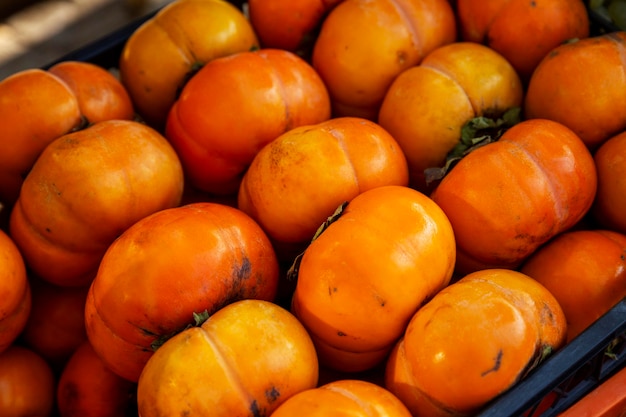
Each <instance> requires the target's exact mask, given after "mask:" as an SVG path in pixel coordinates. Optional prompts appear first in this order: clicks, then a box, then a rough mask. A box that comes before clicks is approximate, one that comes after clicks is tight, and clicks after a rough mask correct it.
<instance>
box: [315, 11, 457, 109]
mask: <svg viewBox="0 0 626 417" xmlns="http://www.w3.org/2000/svg"><path fill="white" fill-rule="evenodd" d="M456 35H457V32H456V18H455V15H454V12H453V10H452V8H451V6H450V3H449V2H448V0H430V1H423V0H374V1H370V0H344V1H342V2H340V3H339V4H338V5H337V6H335V7H334V8H333V9H332V10H331V11H330V13H329V14H328V15H327V16H326V18H325V19H324V21H323V23H322V26H321V28H320V31H319V35H318V36H317V38H316V41H315V44H314V46H313V53H312V57H311V62H312V64H313V67H314V68H315V69H316V70H317V72H318V73H319V74H320V76H321V77H322V79H323V80H324V83H325V84H326V86H327V87H328V90H329V93H330V97H331V102H332V110H333V115H334V116H353V117H363V118H366V119H370V120H376V117H377V115H378V109H379V107H380V104H381V102H382V100H383V97H384V96H385V92H386V91H387V89H388V88H389V85H390V84H391V82H392V81H393V79H394V78H395V77H396V76H397V75H398V74H400V73H401V72H402V71H403V70H405V69H407V68H410V67H412V66H414V65H417V64H419V63H420V61H421V60H422V59H423V58H424V56H426V55H427V54H428V53H429V52H431V51H432V50H434V49H435V48H437V47H439V46H442V45H445V44H448V43H452V42H454V41H455V40H456Z"/></svg>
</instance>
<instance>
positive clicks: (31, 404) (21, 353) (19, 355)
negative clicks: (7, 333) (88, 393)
mask: <svg viewBox="0 0 626 417" xmlns="http://www.w3.org/2000/svg"><path fill="white" fill-rule="evenodd" d="M55 389H56V379H55V376H54V374H53V372H52V369H51V368H50V365H48V363H47V362H46V361H45V360H44V359H43V358H42V357H41V356H39V355H38V354H36V353H35V352H33V351H32V350H30V349H28V348H25V347H23V346H19V345H17V344H14V345H11V346H10V347H9V348H8V349H6V350H5V351H3V352H2V353H0V415H1V416H2V417H24V416H37V417H51V416H52V415H53V411H54V392H55Z"/></svg>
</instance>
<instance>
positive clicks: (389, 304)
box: [290, 185, 455, 372]
mask: <svg viewBox="0 0 626 417" xmlns="http://www.w3.org/2000/svg"><path fill="white" fill-rule="evenodd" d="M454 263H455V246H454V234H453V230H452V227H451V225H450V223H449V221H448V219H447V218H446V216H445V214H444V213H443V211H442V210H441V209H440V208H439V207H438V206H437V205H436V204H435V203H434V202H433V201H432V200H431V199H430V198H428V197H427V196H426V195H424V194H422V193H420V192H418V191H416V190H414V189H411V188H409V187H404V186H397V185H395V186H394V185H388V186H380V187H376V188H373V189H371V190H368V191H364V192H363V193H361V194H359V195H358V196H356V197H354V198H353V199H352V200H351V201H350V202H349V203H347V206H345V208H344V209H343V211H341V212H339V215H338V216H336V217H334V218H332V219H329V221H328V226H327V227H326V228H325V229H323V231H321V233H319V234H318V235H317V237H316V238H315V239H314V240H313V241H312V242H311V244H310V245H309V246H308V247H307V248H306V249H305V251H304V252H303V255H302V257H301V258H298V260H297V261H296V262H295V263H294V267H293V269H292V272H291V274H290V276H291V277H293V279H297V281H296V288H295V291H294V294H293V299H292V305H291V309H292V311H293V313H294V314H295V315H296V317H298V319H300V321H301V322H302V323H303V324H304V326H305V327H306V328H307V330H308V331H309V333H310V334H311V337H312V339H313V342H314V343H315V345H316V348H317V351H318V355H319V359H320V363H321V364H322V365H323V366H325V367H328V368H331V369H336V370H339V371H343V372H358V371H365V370H368V369H371V368H373V367H375V366H376V365H377V364H380V363H381V362H382V361H383V360H384V358H385V357H386V355H387V354H388V353H389V351H390V350H391V348H392V347H393V345H394V343H395V342H396V340H397V339H398V338H399V337H400V336H401V335H402V333H403V332H404V329H405V327H406V325H407V323H408V321H409V320H410V318H411V317H412V315H413V314H414V313H415V311H416V310H417V309H418V308H419V307H420V306H421V305H422V304H423V303H425V302H426V301H427V300H428V299H429V298H430V297H432V296H433V295H434V294H436V293H437V292H438V291H439V290H441V289H442V288H444V287H445V286H446V285H448V283H449V282H450V279H451V277H452V272H453V269H454Z"/></svg>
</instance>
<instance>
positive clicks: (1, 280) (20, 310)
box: [0, 230, 32, 354]
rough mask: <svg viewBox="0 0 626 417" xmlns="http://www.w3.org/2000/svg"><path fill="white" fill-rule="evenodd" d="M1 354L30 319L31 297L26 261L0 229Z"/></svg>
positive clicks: (11, 240)
mask: <svg viewBox="0 0 626 417" xmlns="http://www.w3.org/2000/svg"><path fill="white" fill-rule="evenodd" d="M0 265H2V267H1V268H0V354H1V353H2V352H3V351H5V350H6V349H8V348H9V347H10V346H11V344H12V343H13V342H14V341H15V340H16V339H17V337H18V336H19V335H20V334H21V333H22V331H23V330H24V327H25V326H26V323H27V321H28V319H29V317H30V312H31V308H32V294H31V287H30V280H29V279H28V276H27V275H26V265H25V264H24V258H23V257H22V254H21V253H20V251H19V249H18V247H17V246H16V245H15V242H13V239H11V237H10V236H9V235H8V234H6V233H5V232H4V231H2V230H0Z"/></svg>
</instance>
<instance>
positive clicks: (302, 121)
mask: <svg viewBox="0 0 626 417" xmlns="http://www.w3.org/2000/svg"><path fill="white" fill-rule="evenodd" d="M329 117H330V101H329V97H328V92H327V90H326V86H325V85H324V83H323V82H322V80H321V79H320V77H319V75H318V74H317V73H316V72H315V70H314V69H313V68H312V67H311V66H310V65H309V64H308V63H307V62H306V61H304V60H303V59H302V58H300V57H298V56H297V55H295V54H294V53H292V52H289V51H285V50H280V49H261V50H258V51H252V52H241V53H238V54H233V55H230V56H228V57H223V58H218V59H214V60H212V61H211V62H209V63H207V64H206V65H205V66H204V67H202V69H201V70H200V71H198V72H197V73H196V74H195V75H194V76H193V78H192V79H190V80H189V82H188V83H187V84H186V85H185V87H184V88H183V90H182V92H181V94H180V97H179V99H178V100H177V101H176V102H175V103H174V104H173V106H172V109H171V111H170V113H169V115H168V119H167V125H166V128H165V135H166V136H167V138H168V139H169V140H170V142H171V143H172V145H173V146H174V148H175V149H176V151H177V152H178V154H179V156H180V158H181V160H182V163H183V166H184V168H185V172H186V175H187V178H188V179H189V182H190V184H191V185H193V186H194V187H196V188H198V189H200V190H203V191H207V192H210V193H213V194H222V195H225V194H236V193H237V190H238V188H239V183H240V181H241V177H242V176H243V173H244V172H245V170H246V169H247V168H248V166H249V165H250V163H251V162H252V159H253V158H254V156H255V155H256V154H257V152H259V151H260V150H261V148H262V147H263V146H265V145H266V144H267V143H269V142H271V141H272V140H274V139H276V137H278V136H279V135H281V134H283V133H285V132H286V131H288V130H290V129H293V128H295V127H298V126H304V125H310V124H316V123H320V122H322V121H324V120H327V119H328V118H329Z"/></svg>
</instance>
